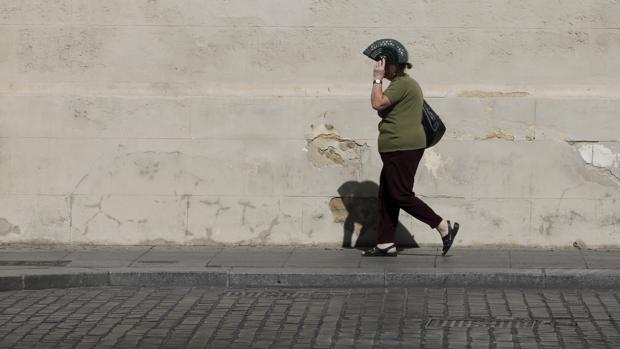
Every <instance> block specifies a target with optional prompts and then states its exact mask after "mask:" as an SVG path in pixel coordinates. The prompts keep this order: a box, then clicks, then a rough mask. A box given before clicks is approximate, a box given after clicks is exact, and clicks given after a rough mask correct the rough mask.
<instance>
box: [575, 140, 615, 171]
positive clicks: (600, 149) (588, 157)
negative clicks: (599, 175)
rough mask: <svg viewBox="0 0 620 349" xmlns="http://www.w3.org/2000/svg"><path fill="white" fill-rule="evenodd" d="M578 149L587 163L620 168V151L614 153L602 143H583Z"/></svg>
mask: <svg viewBox="0 0 620 349" xmlns="http://www.w3.org/2000/svg"><path fill="white" fill-rule="evenodd" d="M578 150H579V154H580V155H581V158H582V159H583V161H585V162H586V164H589V165H593V166H596V167H604V168H620V153H614V152H613V150H611V149H609V148H607V147H606V146H604V145H602V144H598V143H588V144H582V145H581V146H580V147H579V149H578Z"/></svg>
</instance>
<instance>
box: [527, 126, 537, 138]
mask: <svg viewBox="0 0 620 349" xmlns="http://www.w3.org/2000/svg"><path fill="white" fill-rule="evenodd" d="M525 139H526V140H528V141H530V142H531V141H534V140H536V126H535V125H530V126H528V127H527V133H526V135H525Z"/></svg>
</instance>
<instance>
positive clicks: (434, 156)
mask: <svg viewBox="0 0 620 349" xmlns="http://www.w3.org/2000/svg"><path fill="white" fill-rule="evenodd" d="M444 163H446V161H443V160H442V158H441V154H439V153H438V152H436V151H435V150H433V149H432V148H431V149H426V151H424V167H426V169H427V170H428V172H430V173H431V174H432V175H433V177H435V178H437V171H438V170H439V168H440V167H441V166H442V165H444Z"/></svg>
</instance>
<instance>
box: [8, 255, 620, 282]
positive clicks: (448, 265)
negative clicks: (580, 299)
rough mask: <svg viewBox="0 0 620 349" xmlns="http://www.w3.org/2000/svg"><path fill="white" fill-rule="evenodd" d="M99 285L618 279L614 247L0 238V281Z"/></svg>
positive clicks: (619, 264)
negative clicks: (26, 241)
mask: <svg viewBox="0 0 620 349" xmlns="http://www.w3.org/2000/svg"><path fill="white" fill-rule="evenodd" d="M105 285H111V286H121V285H122V286H218V287H231V288H232V287H269V286H285V287H400V286H431V287H502V288H505V287H523V288H563V287H570V288H619V287H620V250H581V249H577V248H572V249H556V250H543V249H506V248H501V249H496V248H484V249H479V248H478V249H476V248H464V247H459V246H455V247H453V249H452V250H451V251H450V253H449V255H447V256H445V257H442V256H441V251H440V250H439V248H435V247H424V248H415V249H406V250H403V251H401V252H400V254H399V256H398V257H396V258H389V257H381V258H379V257H374V258H370V257H361V251H360V250H357V249H340V248H322V247H249V246H241V247H213V246H26V245H0V290H17V289H41V288H66V287H87V286H105Z"/></svg>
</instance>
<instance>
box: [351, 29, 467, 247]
mask: <svg viewBox="0 0 620 349" xmlns="http://www.w3.org/2000/svg"><path fill="white" fill-rule="evenodd" d="M373 45H374V46H373ZM373 45H371V46H370V47H369V48H368V49H367V50H366V51H364V53H365V54H367V55H368V56H369V57H371V58H373V59H377V58H379V57H376V54H377V52H380V53H379V54H381V53H383V54H381V56H380V59H379V60H378V61H377V63H375V65H374V69H373V76H374V81H373V85H372V92H371V95H370V99H371V104H372V108H373V109H375V110H377V112H378V114H379V117H381V121H380V122H379V141H378V145H379V153H380V155H381V160H382V162H383V168H382V169H381V176H380V180H379V217H378V224H377V230H378V239H377V245H376V246H375V247H374V248H372V249H370V250H368V251H365V252H364V253H363V256H368V257H395V256H396V255H397V249H396V245H395V244H394V237H395V233H396V227H397V225H398V215H399V212H400V210H401V209H403V210H404V211H405V212H407V213H408V214H410V215H412V216H413V217H415V218H416V219H418V220H420V221H422V222H424V223H426V224H428V226H429V227H431V228H432V229H436V230H437V231H438V232H439V235H440V236H441V239H442V241H443V250H442V252H443V253H442V254H443V255H445V254H446V253H447V252H448V250H449V249H450V247H451V246H452V244H453V242H454V238H455V236H456V234H457V232H458V230H459V224H458V223H456V222H455V223H454V226H453V225H452V224H451V223H450V221H446V220H444V219H443V218H441V217H440V216H439V215H437V214H436V213H435V212H434V211H433V209H431V208H430V207H429V206H428V205H427V204H426V203H424V202H423V201H422V200H420V199H419V198H418V197H417V196H416V195H415V193H414V192H413V183H414V177H415V174H416V171H417V169H418V164H419V163H420V160H421V159H422V155H423V154H424V149H425V148H426V134H425V132H424V128H423V126H422V105H423V103H424V98H423V95H422V89H421V88H420V85H418V83H417V82H416V81H415V80H414V79H413V78H411V77H410V76H409V75H408V74H407V73H406V72H405V70H406V69H411V63H409V62H408V54H407V50H406V49H405V47H404V46H403V45H402V44H401V43H399V42H398V41H396V40H392V39H383V40H378V41H376V42H375V43H374V44H373ZM369 50H370V51H372V50H374V56H373V54H371V53H370V51H369ZM377 50H378V51H377ZM384 78H385V79H387V80H389V81H390V85H389V86H388V87H387V89H385V91H383V79H384Z"/></svg>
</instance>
